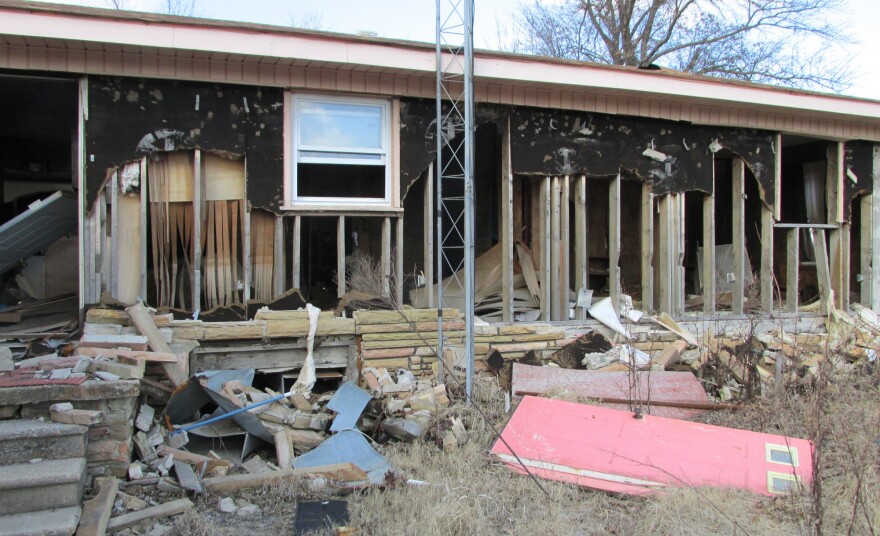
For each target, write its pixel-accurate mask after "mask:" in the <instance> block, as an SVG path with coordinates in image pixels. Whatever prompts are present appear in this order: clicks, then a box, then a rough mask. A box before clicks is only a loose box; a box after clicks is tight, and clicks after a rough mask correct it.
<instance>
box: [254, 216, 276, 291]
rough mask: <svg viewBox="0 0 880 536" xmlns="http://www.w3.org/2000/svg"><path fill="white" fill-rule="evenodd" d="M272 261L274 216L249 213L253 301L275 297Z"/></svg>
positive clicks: (273, 252)
mask: <svg viewBox="0 0 880 536" xmlns="http://www.w3.org/2000/svg"><path fill="white" fill-rule="evenodd" d="M274 259H275V216H273V215H272V214H269V213H268V212H262V211H258V210H255V211H253V212H251V263H252V268H251V273H252V274H253V287H254V296H253V297H254V299H257V300H262V301H270V300H271V299H272V298H274V297H275V285H274V278H273V277H274V275H273V268H274V264H275V261H274Z"/></svg>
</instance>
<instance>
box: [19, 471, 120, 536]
mask: <svg viewBox="0 0 880 536" xmlns="http://www.w3.org/2000/svg"><path fill="white" fill-rule="evenodd" d="M95 487H96V488H97V489H98V493H97V494H95V496H94V497H93V498H91V499H89V500H88V501H86V503H85V504H84V505H83V510H82V515H81V516H80V518H79V526H78V527H77V529H76V536H104V534H105V533H106V531H107V524H108V523H109V522H110V515H111V514H112V513H113V502H114V501H116V492H117V491H118V490H119V481H118V480H116V478H115V477H104V476H102V477H98V478H96V479H95ZM22 528H24V527H22Z"/></svg>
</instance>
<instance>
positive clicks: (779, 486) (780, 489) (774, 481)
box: [770, 477, 794, 493]
mask: <svg viewBox="0 0 880 536" xmlns="http://www.w3.org/2000/svg"><path fill="white" fill-rule="evenodd" d="M770 482H771V485H772V486H773V489H772V490H770V491H773V492H776V493H785V492H786V491H790V490H791V488H792V485H793V484H794V481H792V480H790V479H788V478H779V477H772V478H771V479H770Z"/></svg>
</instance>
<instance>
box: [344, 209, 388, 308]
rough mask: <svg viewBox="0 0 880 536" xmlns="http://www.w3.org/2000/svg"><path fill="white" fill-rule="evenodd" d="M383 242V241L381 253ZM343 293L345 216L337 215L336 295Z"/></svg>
mask: <svg viewBox="0 0 880 536" xmlns="http://www.w3.org/2000/svg"><path fill="white" fill-rule="evenodd" d="M385 219H386V220H387V219H388V218H385ZM383 230H384V228H383ZM383 240H384V236H383ZM384 244H385V243H384V241H383V243H382V245H383V249H382V252H383V254H384V251H385V249H384ZM383 261H384V256H383ZM383 268H384V265H383ZM383 273H384V272H383ZM343 295H345V216H339V218H337V220H336V297H337V298H341V297H342V296H343Z"/></svg>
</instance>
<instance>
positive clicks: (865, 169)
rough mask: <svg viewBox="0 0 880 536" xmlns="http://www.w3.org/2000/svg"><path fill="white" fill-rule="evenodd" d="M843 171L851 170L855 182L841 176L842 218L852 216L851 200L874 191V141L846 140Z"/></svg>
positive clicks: (848, 218)
mask: <svg viewBox="0 0 880 536" xmlns="http://www.w3.org/2000/svg"><path fill="white" fill-rule="evenodd" d="M843 153H844V162H845V165H844V168H843V172H844V173H846V172H847V170H849V171H851V172H852V173H853V175H855V177H856V179H857V182H855V183H854V182H853V181H852V179H851V178H850V177H849V176H848V174H847V176H844V178H843V196H844V197H843V207H844V218H846V220H847V221H849V220H850V219H851V218H852V202H853V200H854V199H855V198H857V197H859V196H861V195H866V194H867V195H870V194H871V192H873V191H874V180H875V177H874V143H873V142H870V141H862V140H856V141H848V142H846V143H845V144H844V145H843Z"/></svg>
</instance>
